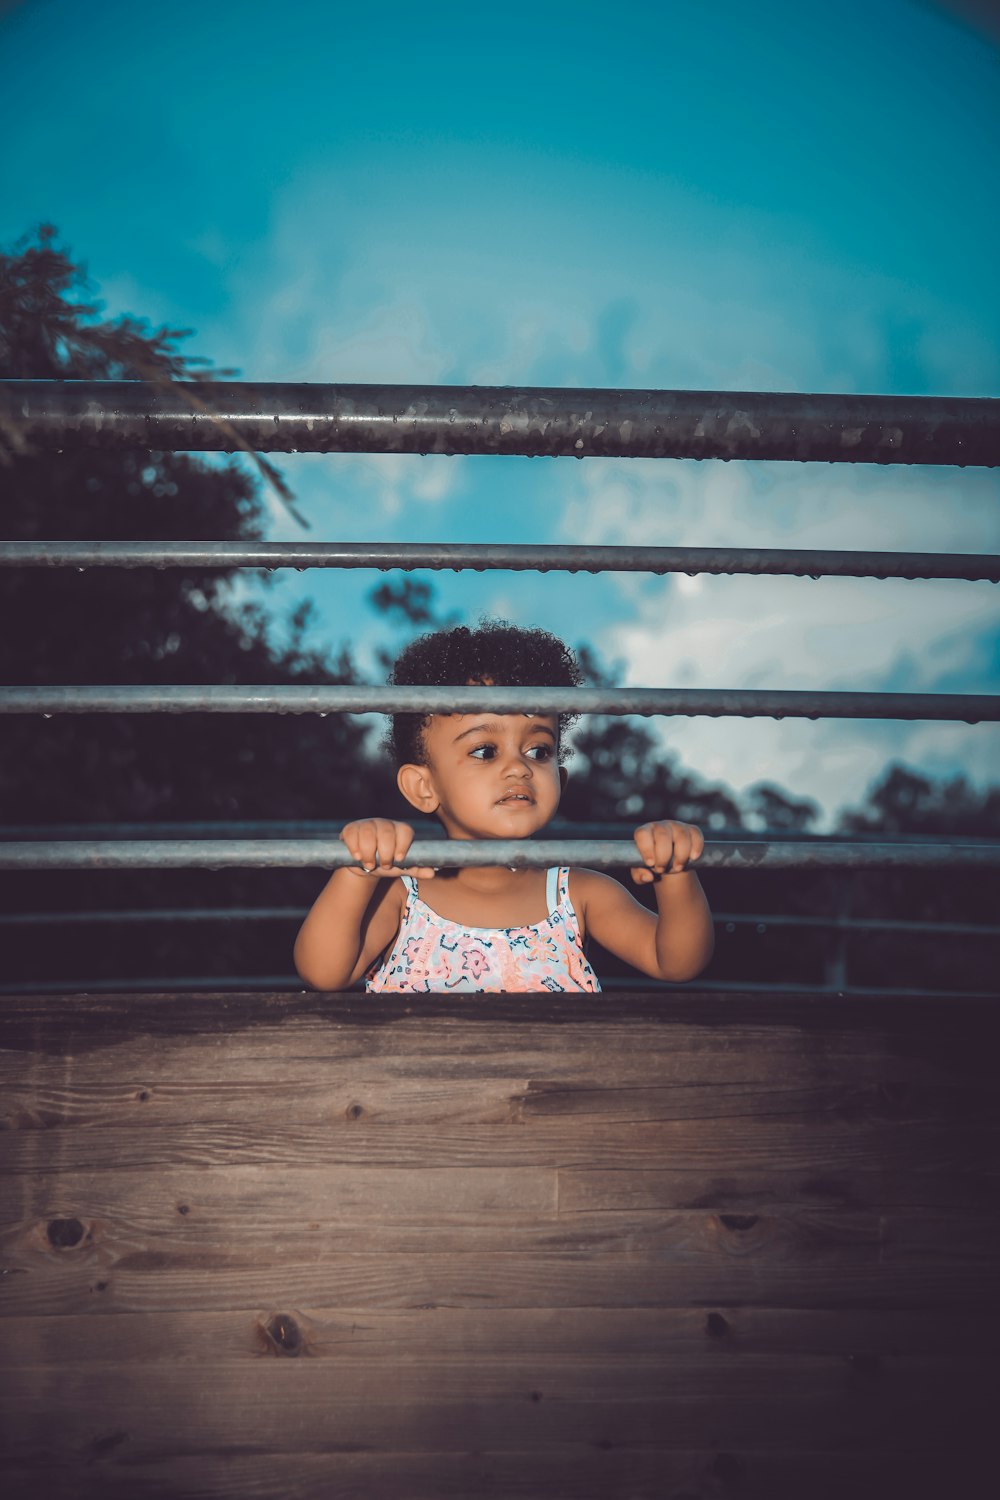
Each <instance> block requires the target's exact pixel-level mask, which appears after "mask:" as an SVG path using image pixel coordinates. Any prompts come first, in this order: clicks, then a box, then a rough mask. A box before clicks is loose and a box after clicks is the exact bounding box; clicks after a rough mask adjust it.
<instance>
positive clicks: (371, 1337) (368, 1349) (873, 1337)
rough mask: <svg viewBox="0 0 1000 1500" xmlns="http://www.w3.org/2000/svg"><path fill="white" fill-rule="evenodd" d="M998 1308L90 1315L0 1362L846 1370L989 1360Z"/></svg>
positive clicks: (13, 1335)
mask: <svg viewBox="0 0 1000 1500" xmlns="http://www.w3.org/2000/svg"><path fill="white" fill-rule="evenodd" d="M998 1339H1000V1308H994V1309H992V1311H991V1310H989V1309H983V1308H980V1309H977V1310H976V1311H974V1312H965V1313H963V1312H961V1311H930V1312H928V1311H925V1310H922V1309H912V1308H903V1309H898V1310H891V1309H890V1310H887V1309H882V1308H865V1309H857V1308H842V1309H838V1310H837V1311H835V1312H830V1311H826V1310H824V1309H818V1308H802V1309H798V1308H795V1309H789V1308H773V1307H732V1306H729V1305H728V1304H710V1305H707V1306H699V1307H679V1308H656V1307H643V1308H615V1309H607V1308H573V1307H569V1308H529V1309H523V1308H488V1309H483V1308H472V1309H469V1308H456V1307H437V1308H432V1309H398V1310H396V1309H392V1310H388V1311H382V1310H379V1309H373V1308H371V1307H358V1308H330V1307H310V1308H304V1309H303V1308H299V1307H289V1306H287V1305H283V1304H273V1303H272V1304H271V1305H269V1306H267V1307H264V1308H261V1307H247V1308H234V1309H233V1310H232V1311H225V1312H215V1311H213V1310H211V1309H204V1310H202V1311H199V1312H187V1311H184V1310H180V1311H176V1312H165V1313H130V1314H127V1315H120V1316H105V1317H97V1318H95V1316H94V1315H93V1314H92V1313H91V1314H76V1315H74V1314H67V1315H64V1316H44V1315H38V1316H34V1317H11V1318H7V1319H6V1320H5V1322H4V1325H3V1340H4V1362H5V1364H6V1365H7V1368H8V1369H9V1370H10V1371H11V1372H16V1371H17V1370H18V1369H20V1368H22V1367H27V1366H29V1365H34V1366H39V1365H53V1366H59V1365H62V1364H71V1365H72V1364H83V1363H87V1364H110V1365H135V1366H136V1367H137V1370H136V1374H137V1377H139V1378H141V1373H142V1370H144V1369H145V1368H146V1367H147V1366H148V1365H151V1364H171V1363H174V1364H183V1363H188V1362H190V1361H191V1360H192V1359H193V1358H195V1357H196V1356H197V1354H198V1352H199V1351H202V1350H210V1351H211V1353H212V1358H213V1359H215V1360H217V1361H225V1362H226V1363H228V1364H233V1363H239V1362H241V1361H242V1362H246V1361H254V1360H256V1359H258V1358H259V1357H260V1355H261V1354H262V1353H268V1354H272V1355H274V1356H275V1357H282V1358H301V1357H308V1358H311V1359H335V1360H340V1359H343V1358H347V1357H349V1358H350V1360H351V1361H352V1363H355V1362H357V1363H364V1364H366V1365H372V1366H378V1365H379V1364H380V1363H382V1362H383V1361H384V1362H386V1363H392V1362H394V1361H396V1360H413V1359H425V1360H431V1361H433V1360H437V1361H443V1360H449V1359H452V1358H456V1357H457V1358H460V1359H467V1360H473V1361H479V1362H482V1361H484V1360H492V1361H498V1360H508V1359H512V1358H523V1357H524V1356H525V1355H526V1354H528V1353H533V1354H540V1355H542V1356H544V1357H545V1358H547V1359H553V1360H555V1359H576V1360H589V1361H590V1362H591V1363H593V1362H594V1361H595V1360H600V1361H604V1360H606V1359H610V1360H619V1361H621V1360H631V1361H634V1362H636V1363H639V1362H646V1363H648V1362H649V1361H650V1360H652V1361H654V1362H655V1361H662V1360H675V1359H679V1360H682V1361H683V1362H684V1363H685V1364H688V1365H690V1364H691V1363H699V1362H702V1361H712V1360H717V1359H718V1357H719V1353H720V1351H722V1352H723V1354H724V1356H725V1355H728V1357H730V1358H738V1359H740V1360H744V1359H746V1357H747V1356H752V1355H768V1356H771V1357H772V1358H773V1359H780V1358H784V1357H787V1356H791V1357H795V1356H797V1355H799V1354H810V1355H832V1356H836V1357H837V1358H839V1359H842V1360H843V1361H845V1362H850V1364H851V1367H852V1368H857V1369H858V1370H862V1371H863V1370H865V1369H869V1368H871V1361H873V1360H879V1359H881V1358H883V1357H884V1356H892V1357H893V1358H894V1359H897V1360H898V1359H901V1358H905V1357H907V1356H912V1355H919V1356H925V1357H927V1356H935V1355H953V1356H960V1357H962V1358H963V1359H964V1357H965V1356H966V1355H968V1354H971V1355H974V1356H978V1357H980V1358H982V1357H988V1356H992V1355H993V1354H994V1353H995V1350H996V1346H997V1342H998Z"/></svg>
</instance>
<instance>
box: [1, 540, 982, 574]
mask: <svg viewBox="0 0 1000 1500" xmlns="http://www.w3.org/2000/svg"><path fill="white" fill-rule="evenodd" d="M0 568H77V569H80V570H83V569H86V568H161V569H162V568H268V569H274V568H297V569H299V570H300V571H301V570H302V569H304V568H377V569H379V570H381V571H382V572H388V571H389V570H390V569H393V568H401V569H410V570H413V569H418V568H425V569H429V570H430V571H441V570H443V569H448V568H450V569H451V570H452V571H454V572H461V571H462V570H474V571H485V570H486V569H506V570H507V571H508V572H535V573H552V572H564V573H688V574H691V575H694V574H698V573H728V574H737V573H752V574H758V575H760V574H768V575H787V576H791V577H796V578H816V579H818V578H823V577H829V578H965V579H988V580H990V581H991V582H992V583H997V582H1000V553H995V552H985V553H975V552H844V551H839V552H838V551H829V550H827V551H817V550H809V549H801V548H800V549H791V548H784V547H589V546H563V545H558V546H556V545H554V546H528V545H523V544H519V543H511V544H494V543H492V542H491V543H486V544H483V545H480V546H472V545H468V546H467V545H464V544H462V543H438V542H398V543H396V542H304V543H303V542H99V541H98V542H93V541H87V542H57V541H51V542H48V541H30V542H0Z"/></svg>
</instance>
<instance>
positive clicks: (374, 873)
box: [340, 818, 435, 880]
mask: <svg viewBox="0 0 1000 1500" xmlns="http://www.w3.org/2000/svg"><path fill="white" fill-rule="evenodd" d="M340 837H341V838H342V839H343V841H344V843H345V844H346V845H347V847H348V849H349V850H350V852H351V854H352V855H353V856H354V858H355V859H356V860H358V861H359V862H360V863H361V864H362V865H364V869H363V870H357V869H354V868H353V867H352V866H350V865H348V866H347V867H346V868H347V869H349V870H350V871H351V874H352V875H357V876H358V877H359V878H360V879H361V880H370V879H372V878H375V879H379V878H383V877H384V878H386V879H388V878H389V877H390V876H396V875H415V876H417V877H418V878H419V879H423V880H429V879H430V878H431V876H433V875H434V873H435V872H434V870H433V869H431V868H430V866H428V865H407V866H405V867H404V865H403V860H404V858H405V856H406V851H407V849H409V847H410V845H411V844H412V843H413V829H412V828H411V827H410V825H409V823H396V822H394V821H393V819H392V818H361V819H359V821H358V822H356V823H348V824H346V826H345V827H343V828H342V829H341V830H340Z"/></svg>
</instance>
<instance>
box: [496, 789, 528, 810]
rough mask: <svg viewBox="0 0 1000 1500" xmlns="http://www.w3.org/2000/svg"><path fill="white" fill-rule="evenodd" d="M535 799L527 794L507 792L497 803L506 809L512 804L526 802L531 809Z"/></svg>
mask: <svg viewBox="0 0 1000 1500" xmlns="http://www.w3.org/2000/svg"><path fill="white" fill-rule="evenodd" d="M534 800H535V799H534V798H533V797H531V796H530V795H529V794H528V793H527V792H507V793H506V794H505V795H504V796H503V797H501V798H500V800H499V802H498V803H497V806H498V807H506V806H508V805H509V804H510V803H511V802H526V803H527V804H528V805H529V807H530V806H532V805H533V803H534Z"/></svg>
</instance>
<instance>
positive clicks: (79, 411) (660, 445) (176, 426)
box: [0, 380, 1000, 466]
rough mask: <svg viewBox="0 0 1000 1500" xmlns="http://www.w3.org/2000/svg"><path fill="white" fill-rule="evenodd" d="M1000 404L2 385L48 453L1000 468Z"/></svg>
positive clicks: (203, 384) (3, 404)
mask: <svg viewBox="0 0 1000 1500" xmlns="http://www.w3.org/2000/svg"><path fill="white" fill-rule="evenodd" d="M998 404H1000V403H998V402H997V401H995V400H989V399H977V398H966V397H946V396H854V395H825V394H822V395H807V394H804V393H799V392H779V391H649V390H566V389H562V388H555V387H542V386H447V385H446V386H441V385H437V386H434V385H425V386H419V385H416V386H415V385H319V384H317V385H305V384H277V383H273V382H269V383H250V382H245V381H236V382H227V381H175V382H169V383H168V382H164V383H162V384H148V383H145V382H139V381H114V380H105V381H100V380H98V381H87V380H25V381H18V380H5V381H0V419H2V420H3V421H5V422H6V424H7V426H8V427H9V428H13V429H16V430H17V432H18V433H19V436H20V438H21V439H22V440H23V441H24V442H25V443H27V444H29V445H30V444H38V445H41V446H43V447H46V448H73V447H77V448H79V447H101V448H149V449H159V450H166V449H174V450H176V451H177V452H182V451H187V452H208V451H213V450H214V451H219V450H222V451H224V452H233V451H235V450H236V449H237V448H243V449H251V450H253V451H255V452H258V453H297V452H303V453H306V452H308V453H466V454H474V453H475V454H485V453H492V454H522V455H528V456H533V457H539V456H541V455H548V456H550V457H573V458H588V457H590V458H593V457H607V458H724V459H727V458H736V459H744V458H762V459H785V460H794V461H797V462H804V461H806V460H813V461H822V462H830V463H833V462H836V463H892V464H900V463H902V464H913V463H920V464H959V465H965V464H976V465H985V466H994V465H998V464H1000V423H998V420H997V407H998Z"/></svg>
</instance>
